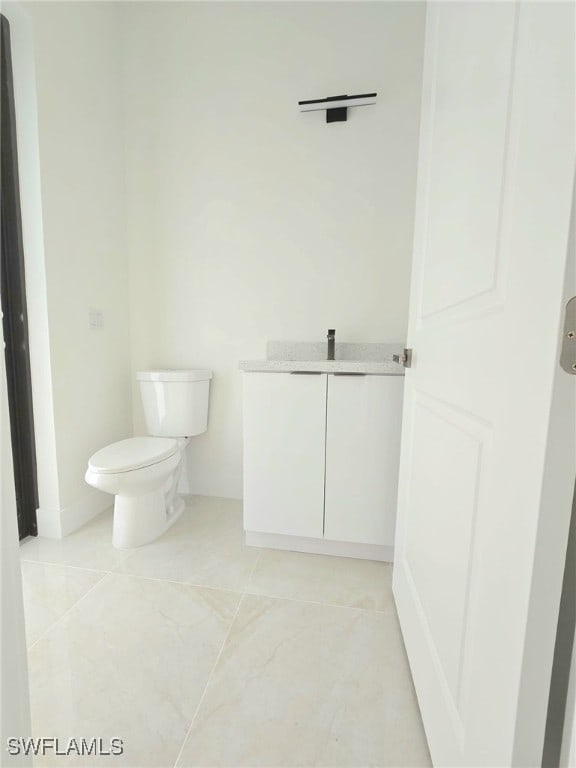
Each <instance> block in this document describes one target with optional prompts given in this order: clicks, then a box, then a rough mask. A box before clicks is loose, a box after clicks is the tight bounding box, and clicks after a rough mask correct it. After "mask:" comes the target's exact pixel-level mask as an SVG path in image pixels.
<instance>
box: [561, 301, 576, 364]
mask: <svg viewBox="0 0 576 768" xmlns="http://www.w3.org/2000/svg"><path fill="white" fill-rule="evenodd" d="M560 365H561V366H562V368H563V369H564V370H565V371H566V373H571V374H572V375H573V376H576V296H573V297H572V298H571V299H570V301H569V302H568V304H566V316H565V319H564V332H563V334H562V350H561V352H560Z"/></svg>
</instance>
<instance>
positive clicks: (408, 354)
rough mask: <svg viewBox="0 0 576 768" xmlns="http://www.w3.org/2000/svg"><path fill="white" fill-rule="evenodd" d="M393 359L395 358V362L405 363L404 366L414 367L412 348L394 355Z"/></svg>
mask: <svg viewBox="0 0 576 768" xmlns="http://www.w3.org/2000/svg"><path fill="white" fill-rule="evenodd" d="M392 360H394V362H395V363H400V365H403V366H404V368H411V367H412V350H411V349H405V350H404V352H403V353H402V354H401V355H392Z"/></svg>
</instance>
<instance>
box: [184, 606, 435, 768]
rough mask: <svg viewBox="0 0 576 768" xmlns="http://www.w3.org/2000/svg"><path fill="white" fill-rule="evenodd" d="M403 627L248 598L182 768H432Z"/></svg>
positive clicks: (341, 611) (387, 618) (353, 613)
mask: <svg viewBox="0 0 576 768" xmlns="http://www.w3.org/2000/svg"><path fill="white" fill-rule="evenodd" d="M430 764H431V763H430V758H429V754H428V750H427V746H426V740H425V737H424V733H423V729H422V725H421V720H420V715H419V711H418V705H417V702H416V697H415V693H414V690H413V686H412V680H411V677H410V671H409V668H408V663H407V660H406V656H405V652H404V647H403V644H402V638H401V634H400V629H399V626H398V622H397V618H396V616H395V615H394V614H393V613H376V612H369V611H359V610H354V609H349V608H338V607H334V606H322V605H314V604H311V603H298V602H294V601H291V600H280V599H274V598H267V597H256V596H246V597H244V599H243V601H242V604H241V606H240V609H239V611H238V615H237V617H236V620H235V622H234V624H233V626H232V629H231V631H230V634H229V636H228V639H227V641H226V645H225V647H224V650H223V652H222V655H221V656H220V658H219V661H218V664H217V666H216V669H215V671H214V673H213V675H212V677H211V680H210V683H209V685H208V688H207V691H206V694H205V696H204V698H203V700H202V704H201V706H200V708H199V711H198V714H197V716H196V718H195V720H194V723H193V725H192V728H191V730H190V733H189V735H188V738H187V740H186V742H185V744H184V748H183V750H182V753H181V755H180V757H179V759H178V762H177V765H178V766H188V767H189V768H191V767H192V766H195V767H198V766H227V767H228V768H230V766H234V767H235V768H240V767H241V766H266V767H267V768H272V767H273V766H278V767H280V766H281V767H282V768H289V767H290V766H332V768H336V767H339V766H342V767H343V766H347V767H349V768H352V767H354V768H365V767H366V766H381V767H383V766H397V767H399V766H419V768H422V767H423V766H429V765H430Z"/></svg>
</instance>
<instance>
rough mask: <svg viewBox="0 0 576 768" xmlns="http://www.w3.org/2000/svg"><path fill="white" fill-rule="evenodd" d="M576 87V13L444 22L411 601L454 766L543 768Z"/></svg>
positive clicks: (415, 659) (561, 520) (432, 144)
mask: <svg viewBox="0 0 576 768" xmlns="http://www.w3.org/2000/svg"><path fill="white" fill-rule="evenodd" d="M574 87H575V85H574V6H573V4H571V3H570V4H569V3H519V4H512V3H469V2H467V3H429V4H428V11H427V25H426V51H425V68H424V84H423V104H422V122H421V144H420V157H419V178H418V197H417V215H416V234H415V245H414V265H413V282H412V294H411V303H410V322H409V332H408V340H409V342H408V343H409V346H410V347H412V348H413V350H414V353H413V363H412V365H413V367H412V368H410V369H408V370H407V371H406V380H405V394H404V422H403V435H402V455H401V469H400V486H399V500H398V524H397V537H396V559H395V568H394V595H395V598H396V603H397V608H398V613H399V617H400V623H401V626H402V631H403V635H404V640H405V644H406V648H407V652H408V656H409V659H410V665H411V669H412V673H413V677H414V683H415V686H416V690H417V694H418V699H419V702H420V707H421V712H422V717H423V721H424V726H425V729H426V733H427V737H428V741H429V745H430V750H431V755H432V759H433V761H434V763H435V764H436V765H439V766H440V765H441V766H448V765H452V766H496V765H497V766H510V765H531V766H536V765H540V755H541V748H542V739H543V733H544V722H545V714H546V702H547V695H548V685H549V671H550V665H551V659H552V652H553V646H554V633H555V624H556V617H557V611H558V600H559V594H560V584H561V578H562V568H563V557H564V548H565V541H566V531H567V525H568V515H569V510H570V502H571V493H572V489H573V482H574V474H573V473H574V464H573V460H574V456H573V453H574V451H573V449H572V455H571V456H570V455H568V454H569V453H570V451H567V452H562V451H557V452H556V456H555V457H554V470H553V471H552V470H551V469H550V464H547V456H548V458H550V456H551V454H552V453H553V452H554V451H553V450H552V449H553V448H554V447H555V446H558V445H560V444H562V445H564V444H565V445H569V444H570V443H569V437H567V441H566V443H561V442H560V443H559V442H558V439H559V434H560V433H561V432H562V430H564V432H565V433H566V434H565V436H566V435H567V434H568V433H567V432H566V429H567V428H569V429H573V424H572V425H569V426H568V427H567V426H566V425H562V424H560V423H558V424H556V426H555V429H557V430H559V432H558V433H555V434H554V435H552V433H551V432H549V429H550V413H551V408H552V404H553V390H554V386H555V376H556V374H557V371H558V362H557V361H558V343H559V337H560V326H561V312H562V298H563V286H564V274H565V267H566V255H567V247H568V245H567V241H568V229H569V220H570V206H571V201H572V185H573V179H574V158H575V149H574ZM568 421H569V420H568ZM573 434H574V433H573V432H572V436H571V440H572V444H573ZM552 438H554V441H555V442H554V444H553V445H552V444H551V442H550V441H551V440H552ZM547 448H548V452H547ZM552 478H554V482H552ZM544 501H545V502H546V503H544Z"/></svg>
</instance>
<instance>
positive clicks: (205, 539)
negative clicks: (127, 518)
mask: <svg viewBox="0 0 576 768" xmlns="http://www.w3.org/2000/svg"><path fill="white" fill-rule="evenodd" d="M258 555H259V550H257V549H255V548H253V547H247V546H246V545H245V544H244V532H243V529H242V508H241V503H240V502H238V501H235V502H232V501H231V500H226V499H224V500H218V502H212V503H209V504H206V503H202V502H198V501H196V503H194V501H192V502H191V505H190V506H189V507H187V509H186V510H185V511H184V513H183V514H182V517H181V518H180V519H179V520H178V521H177V522H176V523H175V524H174V525H173V526H172V528H170V530H169V531H167V532H166V533H165V534H164V536H162V537H161V538H160V539H157V540H156V541H154V542H152V543H151V544H149V545H146V546H144V547H140V548H138V549H137V550H133V552H132V553H131V555H130V557H128V558H127V559H126V560H124V561H123V562H122V563H121V564H120V565H119V566H118V569H117V571H118V572H119V573H131V574H134V575H138V576H148V577H151V578H156V579H167V580H171V581H179V582H182V583H186V584H197V585H201V586H209V587H217V588H221V589H232V590H236V591H243V590H244V588H245V586H246V584H247V582H248V578H249V576H250V573H251V572H252V569H253V567H254V565H255V563H256V561H257V559H258Z"/></svg>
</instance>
